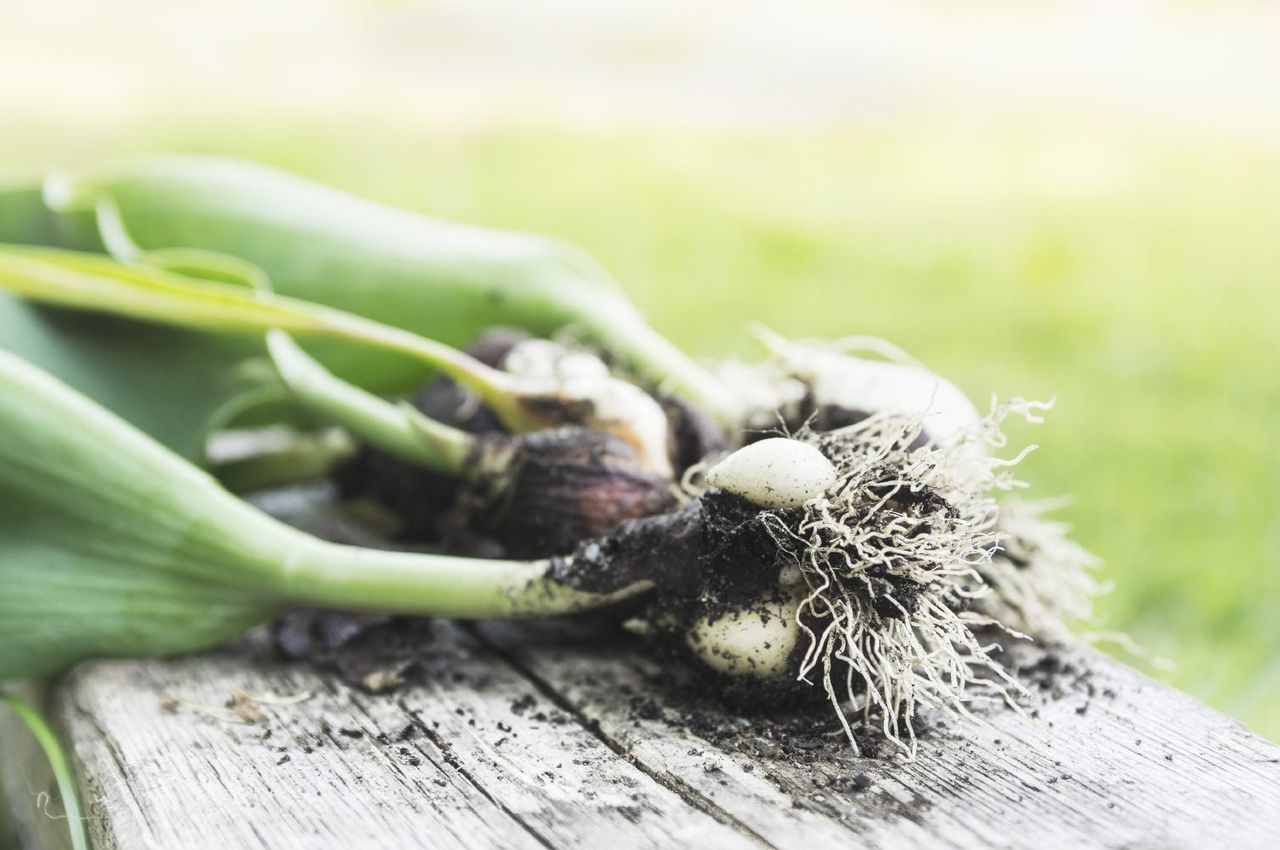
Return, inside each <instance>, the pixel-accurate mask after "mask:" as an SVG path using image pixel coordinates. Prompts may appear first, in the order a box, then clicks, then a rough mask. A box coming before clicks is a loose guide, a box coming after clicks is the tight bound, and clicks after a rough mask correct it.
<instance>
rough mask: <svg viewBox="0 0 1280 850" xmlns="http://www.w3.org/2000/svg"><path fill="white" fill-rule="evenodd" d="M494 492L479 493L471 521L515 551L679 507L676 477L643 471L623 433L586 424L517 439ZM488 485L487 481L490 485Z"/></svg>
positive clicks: (541, 551)
mask: <svg viewBox="0 0 1280 850" xmlns="http://www.w3.org/2000/svg"><path fill="white" fill-rule="evenodd" d="M512 448H513V451H514V453H513V455H512V457H511V460H510V461H509V464H508V466H507V471H506V473H505V475H504V476H503V479H504V480H501V481H500V482H499V483H501V484H502V485H505V486H500V487H498V488H496V490H490V492H496V493H497V495H496V496H486V495H485V494H483V493H474V494H473V497H472V498H469V499H468V500H467V501H468V502H469V503H470V504H471V505H472V506H473V507H472V508H471V510H470V514H471V520H472V523H473V524H474V525H475V527H477V528H478V529H481V530H483V531H485V532H487V533H489V534H492V535H493V536H494V537H496V538H497V539H498V540H499V541H500V542H501V543H502V544H503V546H504V547H505V548H506V550H507V552H508V554H509V555H510V556H511V557H517V558H538V557H545V556H549V555H561V554H566V553H569V552H572V551H573V549H574V547H575V546H577V545H578V543H580V542H582V541H583V540H587V539H590V538H594V537H603V536H605V535H607V534H609V533H611V532H613V531H614V530H616V529H617V528H618V526H620V525H621V524H622V523H624V522H626V521H627V520H631V519H637V518H639V517H646V516H652V515H654V514H659V513H665V512H667V511H671V510H674V509H675V507H676V499H675V496H674V494H673V493H672V487H671V482H670V480H669V479H667V478H666V477H664V476H661V475H657V474H654V473H652V472H649V471H646V470H645V469H644V468H643V465H642V463H641V461H640V458H639V455H638V454H637V453H636V451H635V449H633V448H632V447H631V445H630V444H629V443H627V442H626V441H625V440H623V439H621V438H619V437H616V436H613V435H610V434H605V433H603V432H600V431H593V430H590V429H586V428H556V429H552V430H547V431H537V432H534V433H531V434H526V435H523V436H522V437H520V438H519V439H517V440H513V441H512ZM486 489H487V488H486Z"/></svg>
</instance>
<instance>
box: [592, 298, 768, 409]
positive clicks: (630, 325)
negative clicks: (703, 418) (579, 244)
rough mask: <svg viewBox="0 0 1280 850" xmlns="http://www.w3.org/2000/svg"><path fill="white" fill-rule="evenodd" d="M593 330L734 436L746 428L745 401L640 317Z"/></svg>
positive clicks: (661, 386)
mask: <svg viewBox="0 0 1280 850" xmlns="http://www.w3.org/2000/svg"><path fill="white" fill-rule="evenodd" d="M593 331H594V333H593V336H595V337H596V338H597V339H600V340H603V341H607V343H608V348H609V350H611V351H618V352H625V353H626V358H627V362H628V365H629V366H630V367H631V368H632V369H633V370H634V371H635V372H636V373H637V374H640V375H643V376H644V377H646V378H649V379H651V380H655V381H659V382H660V384H659V389H661V390H663V391H664V392H670V393H672V394H675V395H681V396H683V397H684V398H686V399H688V400H689V401H692V402H694V403H695V404H697V405H698V406H700V407H701V408H702V409H703V410H705V411H706V412H707V413H709V414H711V416H713V417H715V419H716V421H718V422H719V423H720V424H721V425H722V426H724V427H725V428H726V429H728V430H729V432H730V433H734V432H736V430H737V429H738V428H740V427H741V426H742V419H743V416H744V412H745V411H744V409H743V404H742V401H741V399H739V398H737V397H736V396H735V395H734V394H733V393H731V392H730V391H729V390H728V389H726V387H725V386H724V384H723V382H721V381H720V380H718V379H717V378H716V376H715V375H713V374H712V373H711V372H708V371H707V370H706V369H704V368H702V367H701V366H699V365H698V364H697V363H695V362H694V361H693V360H692V359H691V358H690V357H689V355H687V354H685V353H684V352H683V351H681V350H680V349H679V348H677V347H676V346H675V345H674V344H673V343H672V342H671V341H670V340H668V339H667V338H666V337H664V336H663V335H662V334H660V333H658V332H657V331H656V330H654V329H653V328H651V327H649V325H648V324H646V323H645V322H644V321H643V320H642V319H641V318H640V317H639V316H638V315H637V316H636V317H635V319H634V321H628V320H624V321H614V322H612V323H609V324H607V325H604V326H602V327H599V328H594V329H593Z"/></svg>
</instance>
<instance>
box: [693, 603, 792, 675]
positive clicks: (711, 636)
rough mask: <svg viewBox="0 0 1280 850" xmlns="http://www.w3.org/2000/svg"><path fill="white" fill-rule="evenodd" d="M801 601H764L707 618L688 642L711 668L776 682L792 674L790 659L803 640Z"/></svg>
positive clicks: (694, 631) (697, 623) (695, 624)
mask: <svg viewBox="0 0 1280 850" xmlns="http://www.w3.org/2000/svg"><path fill="white" fill-rule="evenodd" d="M799 601H800V600H799V598H798V597H793V596H790V595H789V596H787V597H784V598H783V599H782V600H781V601H770V602H760V603H757V604H755V605H753V606H751V607H750V608H746V609H743V610H741V611H730V612H728V613H726V614H723V615H721V616H719V617H716V618H715V619H711V618H709V617H703V618H701V619H700V620H698V621H697V622H695V623H694V624H693V625H692V626H691V627H690V628H689V631H688V632H687V633H686V635H685V642H686V643H687V644H688V646H689V648H690V649H691V650H693V651H694V653H696V654H697V656H698V658H699V659H701V661H702V662H703V663H704V664H706V665H707V666H708V667H710V668H711V669H713V670H715V671H717V672H719V673H724V674H725V675H728V676H735V677H736V676H753V677H755V678H757V679H772V678H774V677H775V676H781V675H784V674H786V673H788V672H790V671H789V670H788V668H787V659H788V658H790V657H791V652H792V650H794V649H795V648H796V643H797V641H798V640H799V639H800V627H799V626H797V625H796V609H797V607H798V605H799Z"/></svg>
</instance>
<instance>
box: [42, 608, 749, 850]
mask: <svg viewBox="0 0 1280 850" xmlns="http://www.w3.org/2000/svg"><path fill="white" fill-rule="evenodd" d="M443 631H445V632H446V634H443V635H440V636H438V637H437V638H436V639H435V640H433V641H431V643H430V645H429V646H427V647H426V648H425V650H424V652H423V653H422V654H421V656H420V661H419V667H418V673H417V675H416V676H415V678H421V682H420V684H415V685H413V686H410V687H406V688H403V689H402V690H401V691H399V692H397V693H394V694H387V695H382V696H377V695H371V694H363V693H360V692H358V691H355V690H353V689H351V688H349V687H347V686H345V685H342V684H339V683H336V682H334V681H333V678H332V677H331V676H327V675H322V674H320V673H318V672H317V671H315V670H313V669H310V668H309V667H306V666H289V665H285V664H281V663H278V662H273V661H272V660H270V659H269V658H268V657H266V656H265V655H263V654H261V653H257V654H252V653H248V652H246V651H244V650H241V651H240V652H236V653H223V654H217V655H211V656H206V657H202V658H195V659H187V660H184V661H177V662H170V663H164V662H151V663H147V662H108V663H98V664H93V665H89V666H87V667H82V668H81V669H79V670H78V671H77V672H75V673H74V674H73V675H71V676H70V677H69V678H68V679H67V680H66V682H65V683H63V685H62V686H61V688H60V698H59V700H58V703H59V705H60V713H59V720H60V721H61V723H62V724H63V726H64V728H65V729H66V730H67V734H68V736H69V737H70V739H71V740H72V741H74V742H75V747H76V752H77V760H78V762H79V770H80V772H81V775H82V776H84V777H86V779H87V782H86V786H87V796H88V800H89V803H90V815H91V818H92V820H91V823H92V827H93V835H94V839H95V846H96V847H98V848H100V850H102V848H142V847H183V848H205V847H208V848H226V847H236V848H258V847H261V848H273V850H274V848H295V847H297V848H303V847H315V848H321V847H323V848H346V847H360V848H382V847H385V848H405V847H419V846H421V847H432V848H444V847H459V848H461V847H477V846H482V847H490V846H492V847H513V848H538V847H600V846H627V847H658V846H667V845H669V844H670V843H671V842H677V843H679V844H695V843H702V842H709V843H711V844H712V845H713V846H716V847H731V848H732V847H748V846H754V842H752V841H750V840H749V839H748V838H746V837H744V836H743V835H742V834H741V833H740V832H739V831H737V830H736V829H734V828H732V827H729V826H726V825H724V824H721V823H719V822H717V821H716V820H715V819H713V818H712V817H709V816H708V815H706V814H704V813H702V812H700V811H697V810H696V809H693V808H691V807H689V806H687V805H684V804H683V802H682V801H681V799H680V798H679V796H678V795H676V794H675V793H674V792H672V791H670V790H668V789H667V788H665V787H663V786H662V785H660V784H658V783H657V782H655V781H654V780H653V779H651V778H650V777H648V776H646V775H645V774H644V773H643V772H641V771H640V770H638V769H637V768H636V767H634V766H633V765H632V764H630V763H629V762H627V761H626V760H623V759H620V758H617V757H616V755H615V754H614V753H612V752H611V751H609V750H608V749H607V748H606V747H605V746H603V745H602V744H601V742H600V740H599V739H598V738H597V737H596V736H595V735H593V734H592V733H590V732H588V731H587V730H586V729H585V728H584V727H583V726H582V725H581V724H580V723H579V722H578V721H577V720H576V719H574V718H572V717H570V716H568V715H567V714H565V713H564V712H562V711H560V710H558V709H555V708H552V707H551V706H550V705H548V704H546V700H545V698H543V697H542V696H541V695H540V694H539V693H538V692H537V690H536V689H535V688H534V686H533V685H532V684H531V683H530V682H529V681H528V680H527V679H525V678H524V677H523V676H521V675H520V674H519V673H517V672H516V671H514V670H513V669H512V668H511V667H510V666H509V665H507V664H506V663H504V662H502V661H501V660H500V659H498V658H497V657H496V656H494V655H493V654H492V653H491V652H489V651H487V650H484V649H483V648H477V647H475V646H474V645H470V643H469V642H468V641H467V640H465V639H463V638H460V637H458V636H457V634H456V630H443ZM450 631H452V632H453V634H449V633H448V632H450ZM237 691H242V692H245V693H248V694H251V695H253V696H255V697H262V698H263V700H264V703H263V704H261V705H259V706H257V708H256V711H258V712H260V713H261V715H262V720H261V721H260V722H256V723H251V724H250V723H242V722H236V721H237V720H239V718H236V717H235V716H234V714H228V710H227V708H226V703H227V701H228V700H229V699H230V698H231V696H232V694H233V693H234V692H237ZM282 695H283V696H285V697H292V698H294V699H296V698H298V696H299V695H307V696H308V698H307V699H305V700H304V701H301V702H297V703H295V704H289V705H272V704H271V699H270V698H276V697H280V696H282ZM173 700H178V701H180V703H181V705H180V706H178V707H177V708H176V710H170V709H171V707H172V705H173V703H172V701H173ZM540 705H541V706H544V708H538V706H540ZM166 706H169V707H170V708H166Z"/></svg>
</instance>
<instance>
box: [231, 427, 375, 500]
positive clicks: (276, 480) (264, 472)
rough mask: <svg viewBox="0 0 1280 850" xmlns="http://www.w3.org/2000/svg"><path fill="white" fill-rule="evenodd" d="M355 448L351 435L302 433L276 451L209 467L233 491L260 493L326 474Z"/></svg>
mask: <svg viewBox="0 0 1280 850" xmlns="http://www.w3.org/2000/svg"><path fill="white" fill-rule="evenodd" d="M354 451H355V447H354V446H353V445H352V444H351V441H350V440H348V439H341V440H338V439H323V438H316V437H300V438H298V440H297V441H296V442H294V443H292V444H290V445H288V446H286V447H284V448H281V449H278V450H276V451H269V452H262V453H261V454H255V455H251V456H249V457H243V458H238V459H236V460H229V461H224V462H221V463H214V464H213V465H212V467H211V468H210V470H209V471H210V472H211V473H212V474H213V476H214V477H215V478H217V479H218V481H219V482H221V483H222V486H223V487H226V488H227V489H228V490H230V491H231V492H232V493H257V492H260V491H262V490H274V489H277V488H280V487H287V486H289V485H291V484H301V483H303V482H305V481H314V480H315V479H317V478H323V477H324V476H326V475H328V473H329V471H330V470H331V469H333V467H334V465H335V464H337V463H339V462H340V461H343V460H346V459H347V458H349V457H351V455H352V453H353V452H354Z"/></svg>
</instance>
